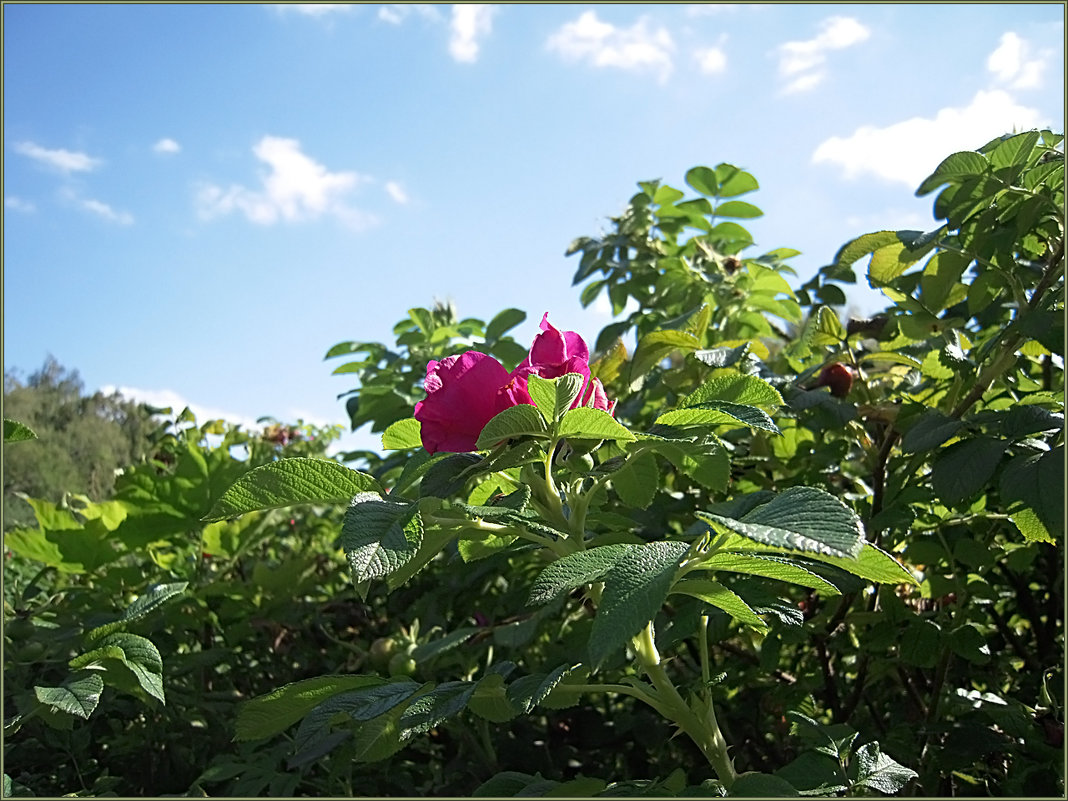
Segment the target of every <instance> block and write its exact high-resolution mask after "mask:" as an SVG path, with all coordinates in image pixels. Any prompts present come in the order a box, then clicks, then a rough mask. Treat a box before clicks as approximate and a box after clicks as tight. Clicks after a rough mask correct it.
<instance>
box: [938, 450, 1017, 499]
mask: <svg viewBox="0 0 1068 801" xmlns="http://www.w3.org/2000/svg"><path fill="white" fill-rule="evenodd" d="M1006 447H1008V443H1007V442H1005V441H1004V440H998V439H992V438H990V437H976V438H974V439H968V440H963V441H961V442H957V443H954V444H953V445H950V446H949V447H948V448H946V449H944V450H943V451H942V452H941V453H939V455H938V458H937V459H935V462H934V465H933V466H932V467H931V486H932V487H933V488H934V491H935V494H936V495H937V496H938V497H939V498H940V499H941V500H942V501H943V502H944V503H945V504H946V505H949V506H951V505H953V504H956V503H959V502H960V501H963V500H964V499H966V498H968V497H970V496H971V495H973V494H974V493H976V492H978V491H979V490H981V489H982V488H983V487H985V486H986V485H987V484H988V483H989V481H990V479H991V478H993V476H994V472H995V471H996V470H997V467H998V464H999V463H1000V462H1001V457H1002V456H1003V455H1004V453H1005V449H1006Z"/></svg>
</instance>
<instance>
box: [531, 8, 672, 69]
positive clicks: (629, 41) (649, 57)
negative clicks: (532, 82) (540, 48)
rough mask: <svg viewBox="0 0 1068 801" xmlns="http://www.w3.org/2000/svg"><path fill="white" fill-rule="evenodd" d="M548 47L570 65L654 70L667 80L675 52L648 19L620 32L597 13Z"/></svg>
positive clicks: (668, 36)
mask: <svg viewBox="0 0 1068 801" xmlns="http://www.w3.org/2000/svg"><path fill="white" fill-rule="evenodd" d="M546 46H547V47H548V48H549V50H553V51H556V52H558V53H559V54H560V55H561V56H563V57H564V58H565V59H566V60H568V61H586V62H587V63H589V64H592V65H593V66H595V67H616V68H618V69H625V70H636V71H641V70H650V71H653V72H656V73H658V75H659V77H660V80H661V81H664V80H667V77H668V76H669V75H670V74H671V70H672V68H673V64H672V61H671V53H672V51H673V50H674V49H675V45H674V42H672V40H671V34H670V33H668V31H667V29H666V28H657V29H656V30H651V29H650V28H649V21H648V18H647V17H642V18H641V19H639V20H638V21H637V22H636V23H634V25H632V26H631V27H629V28H617V27H616V26H615V25H612V24H611V23H608V22H602V21H601V20H599V19H597V13H596V12H594V11H586V12H584V13H583V14H582V15H581V16H580V17H579V18H578V19H577V20H575V21H574V22H569V23H567V24H566V25H564V26H563V27H562V28H560V30H558V31H557V32H556V33H554V34H553V35H552V36H550V37H549V41H548V42H547V44H546Z"/></svg>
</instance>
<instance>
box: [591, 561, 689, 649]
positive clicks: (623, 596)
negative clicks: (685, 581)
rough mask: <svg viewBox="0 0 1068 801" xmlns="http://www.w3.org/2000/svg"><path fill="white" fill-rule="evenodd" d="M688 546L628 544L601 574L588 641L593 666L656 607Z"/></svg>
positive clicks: (637, 628) (640, 626) (622, 642)
mask: <svg viewBox="0 0 1068 801" xmlns="http://www.w3.org/2000/svg"><path fill="white" fill-rule="evenodd" d="M606 547H607V546H606ZM689 547H690V546H689V545H688V544H687V543H685V542H651V543H648V544H646V545H635V546H632V547H631V548H629V549H628V550H627V552H626V553H625V554H624V555H623V557H622V558H621V559H620V560H619V561H618V562H617V563H616V564H615V565H614V566H613V567H612V569H611V570H609V571H608V573H607V574H606V575H605V576H604V593H603V594H602V596H601V604H600V607H599V608H598V610H597V616H596V617H595V618H594V619H593V627H592V629H591V631H590V640H589V644H588V648H589V652H590V663H591V664H592V665H593V666H594V667H595V668H596V667H599V666H600V665H601V664H602V663H603V662H604V661H605V659H607V658H608V657H609V656H611V655H612V654H613V653H614V652H615V651H616V650H618V649H619V648H621V647H622V646H623V645H625V644H626V642H627V641H628V640H629V639H630V638H631V637H633V636H634V635H636V634H637V633H638V632H640V631H641V630H642V629H643V628H644V627H645V625H646V624H647V623H648V622H649V621H651V620H652V619H653V617H654V616H655V615H656V613H657V612H658V611H660V607H661V606H663V604H664V600H665V599H666V598H667V595H668V591H669V590H670V589H671V585H672V584H673V583H674V580H675V573H676V570H677V568H678V565H679V561H680V560H681V559H682V557H683V556H684V555H685V554H686V552H687V551H688V550H689Z"/></svg>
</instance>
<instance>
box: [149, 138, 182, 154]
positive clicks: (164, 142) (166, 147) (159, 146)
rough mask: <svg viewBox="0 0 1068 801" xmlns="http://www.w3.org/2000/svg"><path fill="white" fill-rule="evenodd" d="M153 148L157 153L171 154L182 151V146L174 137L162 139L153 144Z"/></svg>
mask: <svg viewBox="0 0 1068 801" xmlns="http://www.w3.org/2000/svg"><path fill="white" fill-rule="evenodd" d="M152 149H153V150H154V151H156V152H157V153H163V154H165V155H169V154H172V153H178V152H180V151H181V149H182V146H181V145H180V144H178V143H177V142H175V141H174V140H173V139H168V138H164V139H160V140H159V141H158V142H156V144H154V145H152Z"/></svg>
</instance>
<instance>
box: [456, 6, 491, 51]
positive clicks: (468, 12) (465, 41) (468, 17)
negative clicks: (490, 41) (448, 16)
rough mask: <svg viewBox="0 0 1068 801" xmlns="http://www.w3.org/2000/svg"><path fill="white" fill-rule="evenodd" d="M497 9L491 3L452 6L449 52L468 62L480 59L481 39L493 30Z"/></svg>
mask: <svg viewBox="0 0 1068 801" xmlns="http://www.w3.org/2000/svg"><path fill="white" fill-rule="evenodd" d="M496 11H497V9H496V7H494V6H490V5H472V4H468V3H463V4H458V5H454V6H453V7H452V20H451V21H450V23H449V27H450V28H451V30H452V35H451V36H450V37H449V53H451V54H452V57H453V58H454V59H456V60H457V61H466V62H474V61H477V60H478V44H479V40H480V39H482V38H483V37H486V36H488V35H489V34H490V32H491V31H492V30H493V15H494V13H496Z"/></svg>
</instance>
